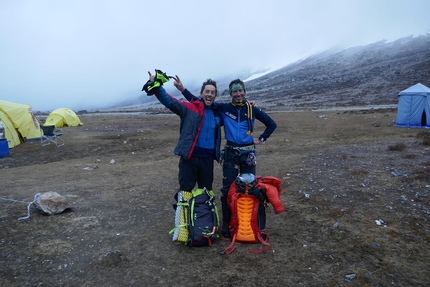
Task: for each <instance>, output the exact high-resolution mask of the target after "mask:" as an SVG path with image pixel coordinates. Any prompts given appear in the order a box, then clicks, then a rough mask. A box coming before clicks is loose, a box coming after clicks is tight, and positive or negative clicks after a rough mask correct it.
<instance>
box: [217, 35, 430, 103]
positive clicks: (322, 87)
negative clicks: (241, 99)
mask: <svg viewBox="0 0 430 287" xmlns="http://www.w3.org/2000/svg"><path fill="white" fill-rule="evenodd" d="M418 82H421V83H422V84H424V85H430V34H427V35H422V36H418V37H412V36H411V37H406V38H402V39H399V40H397V41H395V42H390V43H386V41H381V42H377V43H374V44H371V45H367V46H359V47H354V48H350V49H347V50H344V51H341V52H336V53H330V52H329V51H326V52H324V53H321V54H317V55H314V56H312V57H309V58H307V59H305V60H303V61H300V62H296V63H293V64H291V65H288V66H286V67H284V68H281V69H279V70H277V71H274V72H272V73H269V74H267V75H264V76H262V77H260V78H257V79H254V80H251V81H249V82H247V83H246V87H247V95H248V98H250V99H254V100H256V101H257V102H258V103H259V104H260V105H262V106H284V108H285V107H292V108H297V107H320V106H327V107H330V106H362V105H390V104H396V103H397V95H398V93H399V92H400V91H401V90H404V89H406V88H408V87H409V86H412V85H414V84H416V83H418ZM228 98H229V96H228V90H227V89H225V90H224V91H223V92H222V93H221V95H220V100H226V99H228Z"/></svg>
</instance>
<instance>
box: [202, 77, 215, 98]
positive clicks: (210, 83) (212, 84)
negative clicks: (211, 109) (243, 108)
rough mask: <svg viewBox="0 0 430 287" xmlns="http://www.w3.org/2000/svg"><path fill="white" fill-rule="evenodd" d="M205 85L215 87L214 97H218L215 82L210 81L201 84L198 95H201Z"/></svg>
mask: <svg viewBox="0 0 430 287" xmlns="http://www.w3.org/2000/svg"><path fill="white" fill-rule="evenodd" d="M207 85H211V86H214V87H215V95H218V89H217V87H216V82H215V81H214V80H212V79H207V80H206V82H203V85H202V88H201V89H200V94H201V93H203V91H204V90H205V87H206V86H207Z"/></svg>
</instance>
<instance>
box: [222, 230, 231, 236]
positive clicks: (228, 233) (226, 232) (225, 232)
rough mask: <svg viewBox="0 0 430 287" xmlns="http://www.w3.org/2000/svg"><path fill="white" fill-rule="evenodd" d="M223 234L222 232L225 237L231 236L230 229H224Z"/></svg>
mask: <svg viewBox="0 0 430 287" xmlns="http://www.w3.org/2000/svg"><path fill="white" fill-rule="evenodd" d="M221 234H222V237H225V238H230V237H231V234H230V230H227V231H225V230H222V231H221Z"/></svg>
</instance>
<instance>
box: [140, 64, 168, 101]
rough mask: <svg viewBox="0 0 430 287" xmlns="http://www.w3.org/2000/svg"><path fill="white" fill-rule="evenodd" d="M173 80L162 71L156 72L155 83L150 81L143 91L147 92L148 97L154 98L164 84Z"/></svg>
mask: <svg viewBox="0 0 430 287" xmlns="http://www.w3.org/2000/svg"><path fill="white" fill-rule="evenodd" d="M170 79H173V77H171V76H167V74H166V73H163V72H162V71H161V70H155V76H154V81H151V80H148V81H147V82H146V84H145V85H143V87H142V91H145V92H146V94H147V95H148V96H152V95H153V94H155V92H156V91H157V90H158V88H159V87H161V86H162V85H163V84H164V83H166V82H168V81H169V80H170Z"/></svg>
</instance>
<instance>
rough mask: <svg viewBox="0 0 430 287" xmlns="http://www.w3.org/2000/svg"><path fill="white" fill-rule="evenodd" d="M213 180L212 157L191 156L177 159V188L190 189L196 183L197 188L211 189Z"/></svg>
mask: <svg viewBox="0 0 430 287" xmlns="http://www.w3.org/2000/svg"><path fill="white" fill-rule="evenodd" d="M213 180H214V159H213V158H212V157H194V156H193V157H191V158H190V159H189V160H186V159H184V158H181V159H180V160H179V174H178V181H179V189H180V190H185V191H191V190H193V188H194V187H195V185H196V183H197V186H198V188H204V187H206V189H208V190H212V183H213Z"/></svg>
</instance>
